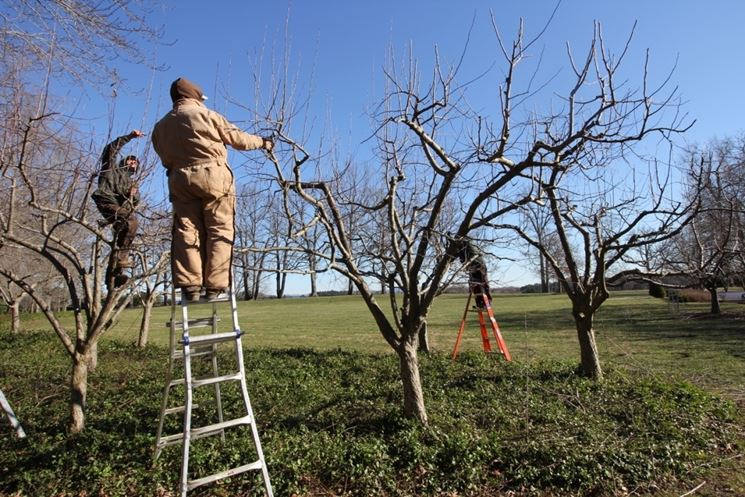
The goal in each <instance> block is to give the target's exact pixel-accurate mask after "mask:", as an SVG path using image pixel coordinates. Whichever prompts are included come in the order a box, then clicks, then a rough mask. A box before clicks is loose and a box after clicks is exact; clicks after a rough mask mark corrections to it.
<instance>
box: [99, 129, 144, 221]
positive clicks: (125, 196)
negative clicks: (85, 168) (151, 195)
mask: <svg viewBox="0 0 745 497" xmlns="http://www.w3.org/2000/svg"><path fill="white" fill-rule="evenodd" d="M132 138H134V137H133V136H131V135H123V136H120V137H119V138H117V139H116V140H114V141H112V142H111V143H109V144H108V145H106V148H104V149H103V153H102V154H101V170H100V171H99V173H98V189H97V190H96V191H95V192H93V195H92V197H93V200H94V201H95V202H96V203H99V202H103V203H107V204H116V205H124V204H125V203H127V202H131V204H132V206H135V205H137V204H138V203H139V202H140V194H139V192H138V191H137V189H136V188H135V189H134V195H133V196H132V197H131V198H130V191H131V190H132V187H133V186H136V183H135V181H134V178H133V177H132V175H133V172H132V171H130V170H129V168H127V166H126V164H125V160H126V159H122V160H121V161H119V163H117V159H118V157H119V151H120V150H121V149H122V147H123V146H124V145H126V144H127V142H129V141H130V140H131V139H132Z"/></svg>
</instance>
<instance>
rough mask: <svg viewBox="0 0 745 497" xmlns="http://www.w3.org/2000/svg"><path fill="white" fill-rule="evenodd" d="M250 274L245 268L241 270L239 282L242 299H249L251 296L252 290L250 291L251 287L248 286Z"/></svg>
mask: <svg viewBox="0 0 745 497" xmlns="http://www.w3.org/2000/svg"><path fill="white" fill-rule="evenodd" d="M249 279H250V276H249V273H248V271H247V270H245V271H243V273H241V282H242V283H243V300H251V297H253V292H252V291H251V287H250V286H249V284H248V282H249Z"/></svg>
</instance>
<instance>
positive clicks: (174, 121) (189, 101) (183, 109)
mask: <svg viewBox="0 0 745 497" xmlns="http://www.w3.org/2000/svg"><path fill="white" fill-rule="evenodd" d="M180 82H184V83H185V84H183V85H177V84H176V83H180ZM179 92H180V93H179ZM197 95H198V96H200V97H201V89H199V87H198V86H196V85H193V83H191V82H189V81H188V80H185V79H184V78H180V79H179V80H177V81H176V82H174V87H172V89H171V97H172V98H173V100H174V104H173V109H172V110H171V111H170V112H169V113H168V114H166V115H165V116H164V117H163V118H162V119H161V120H160V121H158V122H157V123H156V124H155V128H153V136H152V140H153V148H155V152H156V153H157V154H158V156H160V159H161V161H162V162H163V166H164V167H165V168H166V169H169V170H171V169H179V168H182V167H187V166H193V165H198V164H209V163H221V164H227V156H228V151H227V149H226V148H225V145H230V146H231V147H233V148H235V149H237V150H254V149H257V148H262V147H263V145H264V139H263V138H261V137H260V136H256V135H252V134H249V133H246V132H244V131H242V130H240V129H239V128H237V127H236V126H234V125H233V124H231V123H230V122H228V120H227V119H225V118H224V117H223V116H221V115H220V114H218V113H217V112H214V111H212V110H209V109H208V108H207V107H205V105H204V104H203V103H202V101H201V99H198V98H195V97H197Z"/></svg>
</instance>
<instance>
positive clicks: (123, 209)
mask: <svg viewBox="0 0 745 497" xmlns="http://www.w3.org/2000/svg"><path fill="white" fill-rule="evenodd" d="M141 136H143V133H142V132H141V131H139V130H133V131H132V132H131V133H129V134H128V135H122V136H120V137H119V138H117V139H115V140H114V141H112V142H111V143H109V144H108V145H106V147H105V148H104V149H103V153H102V154H101V170H100V171H99V173H98V189H96V191H95V192H93V195H92V196H91V197H92V198H93V201H94V202H95V203H96V207H97V208H98V211H99V212H100V213H101V215H102V216H103V220H101V221H99V225H101V226H107V225H111V227H112V229H113V231H114V251H115V254H114V256H115V257H114V258H113V264H110V265H109V271H107V281H108V280H109V278H110V277H111V276H113V277H115V284H116V285H117V286H118V285H120V284H123V283H124V282H125V281H126V277H124V276H123V275H122V274H121V273H122V269H124V268H131V267H134V264H133V263H132V261H130V260H129V251H130V247H131V245H132V242H133V241H134V238H135V234H136V233H137V218H136V217H135V215H134V210H135V208H136V207H137V204H138V203H139V202H140V193H139V189H138V188H137V183H136V182H135V179H134V177H133V176H134V174H135V173H136V172H137V167H138V166H139V161H138V160H137V157H135V156H134V155H128V156H126V157H125V158H124V159H122V160H121V161H119V162H117V160H118V158H119V152H120V151H121V149H122V147H124V145H126V144H127V143H128V142H129V141H130V140H132V139H133V138H139V137H141ZM112 271H113V272H112Z"/></svg>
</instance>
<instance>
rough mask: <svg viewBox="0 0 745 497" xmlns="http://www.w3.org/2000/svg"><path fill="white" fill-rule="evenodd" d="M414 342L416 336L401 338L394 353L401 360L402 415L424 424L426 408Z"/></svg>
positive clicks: (425, 422) (425, 421)
mask: <svg viewBox="0 0 745 497" xmlns="http://www.w3.org/2000/svg"><path fill="white" fill-rule="evenodd" d="M416 342H417V340H416V338H414V339H410V340H406V339H405V340H402V341H401V345H399V346H398V349H397V350H396V353H398V358H399V361H400V362H401V381H402V383H403V387H404V416H406V417H407V418H413V419H417V420H418V421H419V422H421V423H422V424H423V425H426V424H427V410H426V409H425V407H424V395H423V393H422V382H421V378H420V377H419V360H418V359H417V351H416V349H417V343H416Z"/></svg>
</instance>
